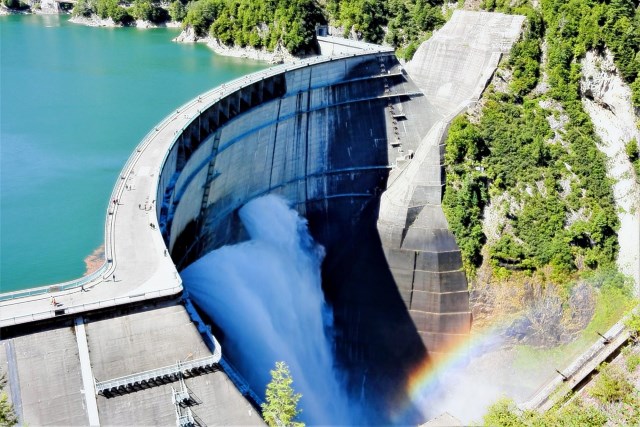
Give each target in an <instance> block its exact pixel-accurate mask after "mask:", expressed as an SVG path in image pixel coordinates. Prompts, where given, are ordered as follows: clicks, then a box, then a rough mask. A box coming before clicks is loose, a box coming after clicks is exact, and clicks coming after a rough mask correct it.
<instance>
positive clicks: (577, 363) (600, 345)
mask: <svg viewBox="0 0 640 427" xmlns="http://www.w3.org/2000/svg"><path fill="white" fill-rule="evenodd" d="M638 312H639V308H638V307H636V308H635V309H634V310H633V313H638ZM628 318H629V315H627V316H625V317H623V318H622V319H621V320H620V321H618V322H617V323H616V324H614V325H613V326H612V327H611V328H609V330H608V331H607V332H606V333H605V334H604V336H605V337H606V339H607V341H606V342H603V341H602V338H601V339H599V340H598V341H596V342H595V343H593V344H592V345H591V346H590V347H589V348H587V349H586V350H585V351H584V352H583V353H582V354H580V355H579V356H578V357H577V358H575V359H574V360H573V362H572V363H571V364H570V365H569V366H568V367H567V368H566V369H565V370H564V371H563V373H562V374H559V373H558V374H556V375H554V376H553V378H551V379H550V380H549V382H547V383H546V384H543V385H542V386H541V387H540V388H539V389H538V390H537V391H536V392H535V393H534V394H533V395H532V397H531V398H530V399H529V400H527V401H525V402H522V403H521V404H519V405H518V406H519V407H520V409H523V410H533V409H538V410H540V409H542V410H546V409H548V408H549V407H550V406H551V405H552V404H553V403H554V402H552V401H551V399H552V397H553V395H554V393H555V392H556V390H560V386H562V385H563V384H565V383H566V382H569V387H567V389H566V390H564V393H560V394H559V395H557V396H555V398H554V399H553V400H554V401H557V400H558V399H559V398H561V397H562V396H564V395H565V394H566V393H568V392H569V391H570V390H571V389H572V388H573V387H575V386H577V385H578V384H579V383H580V382H581V381H582V380H583V379H584V378H586V376H587V375H588V373H589V372H587V373H586V374H585V373H584V372H582V374H585V375H580V376H581V378H577V376H578V374H580V373H581V372H580V371H581V370H582V369H583V368H584V367H585V366H587V365H588V364H589V363H592V362H593V361H595V360H598V359H600V358H602V359H603V360H605V359H606V358H607V357H608V356H610V355H611V354H612V353H613V352H614V351H615V350H617V348H619V347H620V346H622V345H623V344H624V343H625V342H626V341H627V339H628V337H629V332H628V331H627V329H626V328H625V326H624V323H625V321H626V320H627V319H628ZM603 356H604V357H603ZM601 362H602V361H600V362H599V363H601ZM599 363H598V364H599ZM596 367H597V365H595V366H594V369H595V368H596ZM561 375H562V376H561Z"/></svg>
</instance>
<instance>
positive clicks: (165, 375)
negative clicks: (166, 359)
mask: <svg viewBox="0 0 640 427" xmlns="http://www.w3.org/2000/svg"><path fill="white" fill-rule="evenodd" d="M219 361H220V355H219V354H218V355H217V357H216V355H215V354H214V355H211V356H207V357H203V358H201V359H195V360H190V361H188V362H178V363H176V364H173V365H170V366H165V367H162V368H158V369H150V370H148V371H143V372H139V373H136V374H131V375H125V376H123V377H119V378H114V379H111V380H107V381H100V382H96V384H95V386H96V390H95V391H96V394H102V393H104V392H105V391H108V390H112V389H116V390H117V389H118V388H120V387H125V388H126V387H127V386H131V385H133V384H136V383H139V384H143V383H147V382H149V381H159V382H162V381H163V379H167V380H170V381H177V380H178V379H179V376H180V374H182V375H185V374H188V372H189V371H192V370H194V369H198V368H213V367H214V366H215V365H217V364H218V362H219Z"/></svg>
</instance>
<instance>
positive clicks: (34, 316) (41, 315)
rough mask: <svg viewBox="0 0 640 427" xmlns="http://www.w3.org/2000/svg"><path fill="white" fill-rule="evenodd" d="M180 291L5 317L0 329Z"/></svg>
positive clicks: (156, 292)
mask: <svg viewBox="0 0 640 427" xmlns="http://www.w3.org/2000/svg"><path fill="white" fill-rule="evenodd" d="M181 291H182V285H179V286H174V287H172V288H168V289H162V290H158V291H152V292H145V293H141V294H137V295H127V296H123V297H116V298H109V299H105V300H99V301H95V302H90V303H85V304H76V305H70V306H67V307H57V308H51V309H50V310H46V311H40V312H36V313H30V314H24V315H21V316H14V317H7V318H4V319H0V327H6V326H13V325H18V324H21V323H26V322H34V321H37V320H45V319H51V318H54V317H58V316H66V315H68V314H77V313H83V312H86V311H90V310H98V309H102V308H107V307H114V306H117V305H122V304H128V303H131V302H136V301H144V300H147V299H152V298H161V297H165V296H170V295H176V294H178V293H179V292H181Z"/></svg>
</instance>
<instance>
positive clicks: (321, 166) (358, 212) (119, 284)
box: [0, 12, 523, 425]
mask: <svg viewBox="0 0 640 427" xmlns="http://www.w3.org/2000/svg"><path fill="white" fill-rule="evenodd" d="M522 23H523V18H522V17H518V16H507V15H500V14H488V13H468V12H456V13H454V15H453V17H452V18H451V20H450V22H449V23H448V24H447V25H446V26H445V27H443V29H442V30H440V31H439V32H438V33H437V34H435V35H434V36H433V37H432V38H431V39H430V40H429V41H428V42H426V43H425V44H423V46H421V48H420V49H419V50H418V52H417V53H416V58H415V59H414V61H413V62H412V63H411V64H409V66H407V68H406V69H405V68H404V67H403V66H402V65H401V64H400V63H399V62H398V60H397V59H396V57H395V55H394V54H393V51H392V50H391V49H385V48H382V47H379V46H373V45H367V44H364V43H345V42H344V41H339V42H338V41H336V40H335V39H334V38H333V37H331V36H326V35H325V36H318V41H319V44H320V46H321V49H322V50H323V51H324V52H326V51H327V49H329V48H330V49H331V54H332V55H333V56H320V57H317V58H312V59H307V60H301V61H297V62H295V63H293V64H287V65H284V66H280V67H274V68H272V69H269V70H266V71H262V72H259V73H255V74H252V75H249V76H246V77H244V78H241V79H238V80H235V81H233V82H230V83H228V84H225V85H222V86H220V87H218V88H215V89H214V90H212V91H210V92H207V93H204V94H202V95H201V96H199V97H197V98H196V99H193V100H191V101H190V102H188V103H187V104H185V105H183V106H181V107H179V108H177V109H176V111H175V112H174V113H172V114H170V115H169V116H168V117H167V118H166V119H164V120H163V121H162V122H161V123H159V124H158V125H157V126H156V127H155V128H154V129H152V130H151V131H150V133H149V134H148V135H147V136H146V137H145V138H144V139H143V141H142V142H141V143H140V144H139V145H138V147H137V148H136V150H135V151H134V153H133V154H132V156H131V157H130V159H129V161H128V162H127V164H126V165H125V167H124V168H123V171H122V172H121V174H120V176H119V180H118V182H117V183H116V186H115V187H114V190H113V194H112V195H111V198H110V203H109V208H108V211H107V215H106V221H105V254H106V258H107V259H106V262H105V264H104V265H103V266H102V267H101V268H100V269H99V270H98V271H97V272H95V273H94V274H92V275H90V276H88V277H85V278H82V279H79V280H76V281H72V282H70V283H65V284H58V285H53V286H49V287H45V288H38V289H32V290H28V291H23V292H17V293H12V294H3V295H2V296H1V297H0V308H1V310H2V314H1V315H0V327H1V328H2V343H3V347H4V352H3V351H0V362H1V363H2V366H3V369H4V368H6V371H7V378H8V389H9V395H10V399H11V401H12V403H13V404H14V407H16V409H17V412H18V415H19V417H20V419H21V420H23V421H24V422H28V423H29V424H32V425H45V424H69V425H87V424H90V425H98V424H105V425H108V424H109V425H110V424H157V425H165V424H175V423H176V422H177V423H183V424H179V425H196V424H198V425H220V424H224V425H228V424H256V423H260V422H261V419H260V417H259V414H258V412H257V408H256V406H257V404H258V403H259V400H260V395H261V392H262V391H258V390H248V389H247V388H246V387H245V385H244V384H243V382H242V378H241V377H242V373H241V372H240V373H239V372H237V371H236V370H235V369H234V368H233V355H226V354H225V352H224V344H225V342H224V331H217V330H216V328H215V325H213V330H214V331H215V333H214V334H212V333H211V328H209V327H208V325H206V323H207V319H205V320H202V319H201V318H200V315H199V314H198V310H197V308H193V307H192V306H191V304H190V302H189V300H188V299H187V298H184V294H183V291H184V290H183V287H182V281H181V278H180V275H179V272H180V271H181V270H183V269H184V268H186V267H187V266H188V265H190V264H191V263H192V262H194V261H195V260H197V259H199V258H200V257H202V256H203V255H204V254H206V253H208V252H209V251H211V250H213V249H216V248H219V247H221V246H223V245H228V244H233V243H237V242H241V241H243V240H245V239H246V238H247V235H246V231H245V230H244V229H243V227H242V226H241V225H240V223H239V219H238V215H237V211H238V209H239V208H240V207H242V206H243V205H244V204H246V203H247V202H248V201H250V200H252V199H254V198H256V197H259V196H261V195H265V194H277V195H280V196H282V197H283V198H285V199H287V200H288V201H289V202H290V203H291V204H292V205H293V207H294V208H295V209H296V210H297V211H298V212H299V213H300V214H301V215H303V216H304V217H306V218H307V220H308V224H309V230H310V232H311V235H312V236H313V238H314V239H315V240H316V241H317V242H319V243H320V244H322V245H323V246H324V248H325V250H326V257H325V260H324V263H323V266H322V282H323V291H324V293H325V295H326V299H327V301H328V302H329V303H330V305H331V306H332V309H333V313H334V322H335V329H336V336H335V353H336V360H337V363H338V365H339V366H340V368H341V369H342V370H343V371H344V372H346V373H347V376H346V380H347V388H348V390H349V391H350V393H351V394H360V393H362V394H363V395H364V396H366V397H367V398H368V399H371V401H372V402H373V403H375V404H372V405H371V406H372V407H373V406H375V407H377V408H379V409H377V410H376V412H375V413H374V414H372V418H371V419H370V420H367V423H380V424H387V423H389V421H390V420H389V418H388V417H389V415H388V411H389V406H391V405H392V403H393V402H394V401H396V400H398V399H401V398H402V396H398V390H400V389H402V388H403V387H402V386H401V385H402V383H403V381H405V377H406V374H407V372H408V371H409V370H410V369H411V368H412V367H413V366H414V365H415V364H416V363H418V362H419V361H420V360H422V359H424V357H425V356H430V355H437V354H438V353H442V352H446V351H447V348H448V345H449V343H450V342H452V341H455V340H457V339H459V337H460V336H464V335H466V334H468V332H469V328H470V325H471V314H470V310H469V304H468V292H467V283H466V279H465V276H464V273H463V271H462V264H461V259H460V251H459V249H458V248H457V245H456V244H455V240H454V238H453V235H452V234H451V233H450V232H449V231H448V227H447V224H446V219H445V218H444V215H443V213H442V209H441V207H440V200H441V194H442V188H443V184H444V182H443V179H444V178H443V176H444V173H443V167H442V156H443V140H444V136H445V134H446V128H447V124H448V122H449V121H450V120H451V118H452V117H453V116H454V115H455V114H457V113H459V112H460V111H463V110H464V108H466V107H467V106H468V104H469V103H470V102H474V101H475V100H477V99H478V98H479V97H480V95H481V94H482V91H483V90H484V87H485V86H486V84H487V82H488V80H489V79H490V77H491V75H492V73H493V71H494V70H495V68H496V66H497V65H498V61H499V59H500V57H501V55H502V54H503V53H505V52H507V51H508V50H509V49H510V47H511V45H512V44H513V43H514V42H515V40H516V39H517V38H518V36H519V34H520V30H521V26H522ZM214 335H215V337H214ZM219 335H220V338H219V339H220V342H218V339H216V338H217V337H218V336H219ZM365 378H366V383H365V381H364V379H365ZM51 413H55V414H56V415H55V417H53V416H51ZM418 420H419V418H418V415H416V422H417V421H418ZM188 423H191V424H188Z"/></svg>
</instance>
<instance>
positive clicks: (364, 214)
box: [157, 52, 468, 397]
mask: <svg viewBox="0 0 640 427" xmlns="http://www.w3.org/2000/svg"><path fill="white" fill-rule="evenodd" d="M431 109H432V107H431V105H430V104H429V103H428V101H427V100H426V98H425V97H424V95H423V94H422V93H420V92H419V91H418V90H417V88H416V86H415V85H414V84H413V83H412V82H411V80H410V79H409V78H408V76H407V75H406V72H404V70H403V69H402V68H401V67H400V65H399V64H398V62H397V60H396V58H395V56H394V55H393V53H391V52H377V53H371V54H365V55H362V54H360V55H358V56H352V57H347V58H340V59H333V60H331V61H326V62H323V63H320V64H317V65H312V66H308V67H305V68H301V69H294V70H291V71H286V72H284V73H282V74H277V75H275V76H273V77H269V78H265V79H260V80H258V81H254V82H250V83H248V84H247V85H246V86H244V87H243V88H241V89H240V90H238V91H236V92H235V93H233V94H231V95H229V96H227V97H225V98H223V99H222V100H221V101H220V102H218V103H215V104H213V105H211V106H210V107H208V108H207V109H206V110H203V111H202V112H201V114H200V115H199V116H198V117H197V118H196V119H194V120H193V121H192V122H191V124H190V125H189V126H188V127H187V128H186V129H185V131H184V132H183V133H182V135H181V136H180V137H179V138H178V139H177V141H176V144H175V145H174V146H173V147H172V149H171V151H170V153H169V154H168V156H167V158H166V162H165V164H164V166H163V169H162V172H161V174H160V183H161V185H160V187H159V190H158V195H157V200H159V201H161V204H160V216H159V224H160V230H161V231H162V234H163V236H164V238H165V241H166V242H167V245H168V247H169V249H170V251H171V255H172V258H173V259H174V260H175V261H176V264H177V267H178V269H179V270H180V269H183V268H185V267H186V266H188V265H189V264H190V263H191V262H193V261H194V260H196V259H198V258H200V257H201V256H202V255H204V254H206V253H207V252H209V251H211V250H213V249H216V248H218V247H220V246H222V245H226V244H231V243H236V242H239V241H242V240H244V239H245V238H246V233H245V231H244V230H243V229H242V227H241V225H240V223H239V220H238V216H237V210H238V209H239V208H240V207H241V206H243V205H244V204H245V203H246V202H248V201H249V200H251V199H253V198H255V197H258V196H261V195H264V194H267V193H275V194H278V195H281V196H282V197H284V198H286V199H287V200H288V201H289V202H290V203H292V204H293V206H294V207H295V208H296V209H297V210H298V212H299V213H300V214H302V215H304V216H305V217H306V218H307V219H308V221H309V228H310V231H311V234H312V235H313V237H314V239H315V240H316V241H318V242H319V243H321V244H322V245H323V246H324V247H325V249H326V253H327V256H326V259H325V262H324V264H323V269H322V274H323V288H324V291H325V295H326V296H327V299H328V301H329V302H330V303H331V305H332V306H333V310H334V315H335V327H336V330H337V334H338V336H337V337H336V341H337V343H336V345H337V353H338V360H339V362H340V363H341V364H342V365H343V367H345V368H347V369H346V371H347V372H349V373H350V374H351V375H350V380H351V383H352V387H353V388H354V390H355V389H356V388H358V389H360V387H361V384H362V382H363V375H364V372H376V370H380V369H381V367H383V366H384V375H377V374H370V375H369V377H368V378H367V387H370V388H372V389H373V390H375V392H376V393H378V394H384V390H389V389H390V388H391V389H393V388H394V387H388V386H389V385H391V384H394V383H397V382H398V381H401V378H403V377H404V375H405V374H406V371H407V370H408V369H409V368H410V366H412V365H413V364H414V363H416V362H417V361H418V360H420V359H421V358H422V357H423V356H424V354H425V348H424V346H423V343H422V341H421V339H420V336H419V335H418V333H417V331H416V328H415V325H414V323H413V322H412V320H411V318H410V316H409V315H408V312H407V309H406V306H405V304H404V303H403V301H402V298H401V296H400V294H399V292H398V289H397V287H396V285H395V283H394V280H393V276H392V274H391V272H390V270H389V268H388V266H387V262H386V259H385V254H384V250H383V247H382V244H381V241H380V239H379V237H378V232H377V229H376V221H377V218H378V210H379V203H380V195H381V194H382V192H383V191H384V190H385V188H386V185H387V179H388V176H389V173H390V171H391V169H393V168H394V167H396V166H397V162H398V161H405V159H409V158H410V156H411V153H412V152H413V151H414V150H416V149H417V146H418V144H419V142H420V140H421V139H422V137H424V135H425V134H426V133H427V130H428V128H429V122H428V120H424V119H423V117H424V115H425V114H426V113H428V112H429V111H430V110H431ZM394 116H395V117H394ZM399 118H400V119H399ZM399 120H401V122H399ZM465 301H466V302H467V304H468V297H467V299H466V300H465ZM222 344H223V346H224V341H223V342H222ZM231 357H232V356H231ZM383 383H385V384H383ZM373 390H371V391H373ZM385 397H386V396H385Z"/></svg>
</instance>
